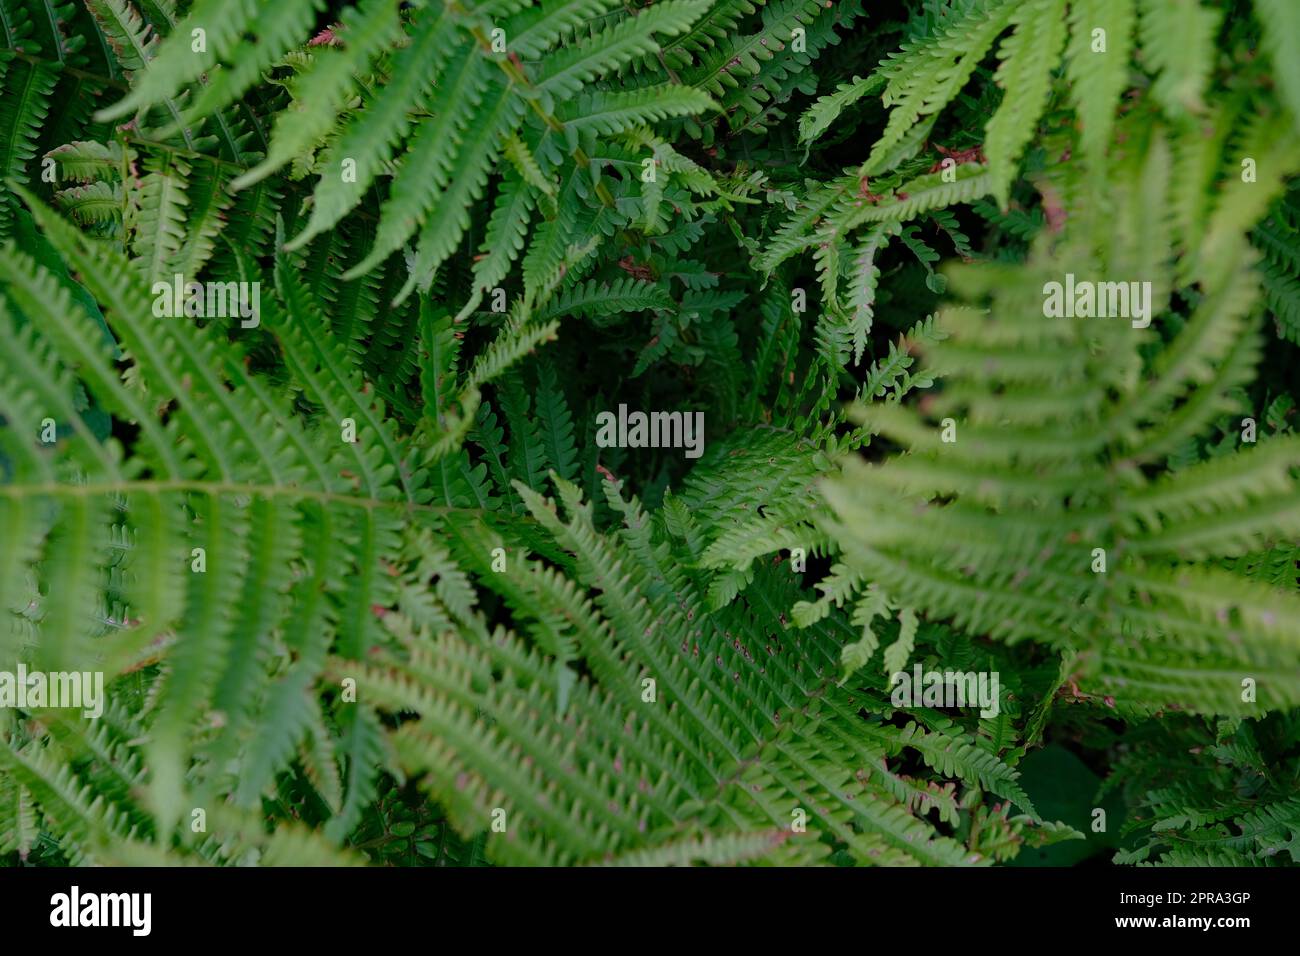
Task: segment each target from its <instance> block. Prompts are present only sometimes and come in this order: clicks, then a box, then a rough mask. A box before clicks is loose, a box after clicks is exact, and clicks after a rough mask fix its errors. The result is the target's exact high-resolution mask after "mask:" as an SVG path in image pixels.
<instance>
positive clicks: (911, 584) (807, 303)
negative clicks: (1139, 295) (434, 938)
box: [0, 0, 1300, 866]
mask: <svg viewBox="0 0 1300 956" xmlns="http://www.w3.org/2000/svg"><path fill="white" fill-rule="evenodd" d="M1295 9H1296V8H1295V4H1294V3H1290V2H1288V0H1256V2H1255V3H1253V4H1250V3H1246V2H1229V0H1222V2H1218V0H1181V2H1179V3H1172V2H1168V0H1029V2H1024V0H946V2H945V0H915V2H901V0H900V2H897V3H884V4H860V3H857V2H836V3H828V2H824V0H770V2H767V3H763V2H760V0H659V2H656V3H653V4H651V3H644V4H639V3H633V4H629V5H620V4H616V3H612V2H609V0H541V2H530V0H478V2H453V0H423V2H416V3H409V4H405V3H403V4H399V3H397V2H396V0H358V2H356V3H354V4H348V3H332V4H328V5H327V4H325V3H323V2H319V0H241V2H238V3H234V2H230V0H195V2H193V3H190V4H185V3H180V4H177V3H174V2H172V0H148V2H136V0H85V2H84V4H83V3H80V2H77V3H74V2H68V3H63V4H57V3H56V4H50V3H35V2H29V0H0V87H2V90H3V97H2V98H0V103H2V104H3V105H0V174H2V176H3V179H4V182H5V188H4V189H3V191H0V240H3V242H4V245H3V246H0V335H3V336H4V337H5V338H6V340H7V343H8V344H7V346H6V347H5V348H4V349H0V616H2V617H3V621H0V675H3V674H4V673H10V672H13V671H15V670H16V669H17V668H18V666H19V665H20V664H21V665H22V666H23V667H25V668H27V669H28V670H40V671H43V672H47V673H52V672H68V671H78V672H83V671H85V672H102V673H103V674H104V676H105V681H106V685H107V702H106V704H105V706H104V709H103V713H102V714H101V715H99V716H96V717H93V718H90V717H83V716H81V713H80V709H70V708H62V707H56V706H43V705H40V704H31V703H28V704H27V705H25V706H15V705H14V704H12V703H6V704H5V706H4V707H3V708H2V709H0V856H2V857H3V859H5V860H6V861H7V862H11V863H12V862H19V861H26V862H28V863H39V864H65V863H73V864H81V863H100V864H150V865H151V864H163V863H167V864H170V863H179V862H194V861H204V862H209V863H215V864H247V863H265V864H282V863H298V864H307V865H310V864H344V863H367V862H369V863H373V864H381V865H383V864H387V865H437V866H452V865H456V866H459V865H480V864H484V863H494V864H547V865H551V864H561V865H573V864H613V865H670V864H676V865H683V864H715V865H723V864H739V863H784V864H795V863H798V864H803V863H830V864H835V865H850V864H885V865H987V864H995V863H1007V862H1011V861H1017V860H1018V861H1019V862H1022V863H1032V862H1039V861H1044V862H1050V861H1056V862H1062V861H1069V862H1076V861H1080V860H1083V859H1087V858H1089V857H1096V856H1100V857H1102V858H1104V859H1112V860H1114V861H1115V862H1120V863H1161V864H1230V865H1277V864H1293V863H1296V862H1300V856H1298V854H1297V847H1300V844H1298V843H1297V840H1298V839H1300V799H1297V796H1296V794H1297V785H1298V784H1300V779H1298V778H1297V774H1298V773H1300V765H1297V759H1296V752H1297V746H1298V745H1300V722H1298V719H1297V713H1300V594H1298V593H1297V591H1298V590H1300V485H1298V484H1297V480H1298V479H1300V440H1298V439H1297V438H1296V436H1295V434H1294V427H1295V425H1294V409H1295V407H1296V401H1297V400H1300V388H1298V387H1297V380H1296V376H1295V371H1294V370H1295V368H1296V366H1297V361H1298V360H1300V355H1298V354H1297V351H1296V350H1297V347H1298V346H1300V239H1297V225H1300V205H1298V204H1297V198H1296V195H1297V194H1296V191H1295V187H1294V179H1293V177H1294V175H1295V174H1296V173H1297V172H1300V152H1297V150H1296V148H1295V143H1296V138H1297V133H1300V72H1297V63H1300V50H1298V49H1297V43H1298V41H1297V37H1300V24H1298V23H1297V15H1296V12H1295ZM1098 30H1101V31H1102V33H1103V34H1104V35H1102V36H1101V37H1100V38H1099V35H1098V33H1097V31H1098ZM1099 43H1100V46H1099V45H1098V44H1099ZM1066 274H1070V275H1073V276H1076V277H1078V278H1080V279H1085V280H1098V281H1114V282H1125V283H1127V282H1130V281H1141V282H1147V283H1149V288H1150V290H1151V303H1150V304H1151V309H1150V315H1149V316H1148V317H1149V318H1150V319H1151V321H1149V322H1140V321H1135V322H1132V323H1131V322H1130V321H1129V316H1124V317H1109V318H1064V317H1058V316H1050V315H1049V314H1048V313H1047V311H1046V310H1045V304H1044V300H1045V293H1046V291H1047V288H1048V283H1051V282H1059V281H1062V280H1063V279H1064V277H1065V276H1066ZM177 276H180V277H181V278H182V280H183V282H186V283H187V282H199V283H202V284H203V286H202V288H203V289H206V290H208V292H209V294H210V293H211V291H212V290H214V289H217V288H220V289H221V290H225V289H226V288H227V284H230V285H229V289H231V290H233V289H235V288H236V286H238V285H239V284H242V286H241V288H243V289H251V288H253V284H254V283H256V289H257V290H258V291H257V293H256V301H257V308H256V311H255V312H243V313H241V312H239V311H238V309H237V308H235V307H234V306H233V305H232V303H234V302H235V301H236V300H235V299H229V300H222V301H226V305H225V306H223V307H221V308H218V309H217V311H216V314H213V312H212V311H210V310H209V309H208V308H207V305H206V303H205V306H204V309H203V310H201V311H200V310H196V309H195V310H190V311H188V312H187V311H186V310H185V309H181V310H180V314H167V313H168V312H169V311H172V310H169V309H163V308H161V306H160V303H162V304H166V303H167V302H168V301H169V293H160V291H159V289H160V288H161V289H170V288H171V287H172V284H173V281H174V280H175V277H177ZM222 294H223V295H224V294H225V292H224V291H223V292H222ZM232 294H233V293H232ZM208 301H212V300H208ZM620 406H626V408H627V409H630V410H633V411H637V410H641V411H663V412H674V413H677V414H678V415H680V416H683V418H682V419H681V420H682V421H693V420H694V416H695V415H696V414H697V413H698V414H700V415H702V419H703V422H704V431H703V434H702V435H700V436H697V437H699V438H701V439H702V443H701V445H699V446H696V447H695V448H692V447H691V446H690V445H689V443H687V442H686V441H685V435H679V436H678V437H679V438H681V439H682V441H680V442H678V444H679V445H686V447H646V446H643V447H637V446H636V444H635V443H626V442H625V443H622V444H623V447H610V444H609V442H607V441H606V440H605V439H606V438H607V437H608V435H607V431H608V423H607V421H606V413H609V412H615V413H616V412H617V409H618V408H619V407H620ZM629 445H630V447H629ZM696 452H699V454H698V455H697V454H696ZM914 668H920V669H921V670H922V671H923V672H934V671H958V672H964V673H972V674H974V673H979V674H984V675H989V674H995V675H997V677H998V678H999V681H998V685H997V688H996V696H995V698H994V700H995V702H996V706H995V707H991V708H990V707H985V708H983V710H984V711H985V712H983V713H981V708H980V707H973V706H967V705H965V704H960V705H958V706H951V704H950V703H949V702H946V701H942V700H938V701H936V700H925V699H918V700H899V699H898V697H897V695H896V694H895V693H894V688H895V685H896V684H897V681H896V680H895V675H897V674H899V673H902V674H911V673H913V672H914ZM1022 770H1023V771H1024V772H1023V773H1022ZM1052 773H1060V774H1065V775H1066V776H1067V777H1068V779H1069V780H1070V781H1072V784H1071V786H1070V787H1068V788H1063V787H1061V786H1056V785H1053V784H1052V782H1051V781H1049V780H1047V779H1046V776H1045V775H1050V774H1052ZM1065 790H1069V791H1070V792H1069V793H1066V792H1065ZM1101 810H1104V811H1105V814H1104V816H1103V817H1102V818H1101V819H1104V820H1105V821H1106V822H1105V823H1104V827H1100V826H1098V821H1099V817H1098V815H1097V813H1098V812H1099V811H1101ZM1067 841H1068V843H1067ZM1027 848H1028V849H1032V851H1033V852H1032V853H1031V852H1026V849H1027Z"/></svg>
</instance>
